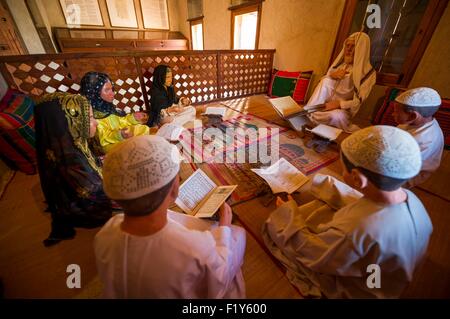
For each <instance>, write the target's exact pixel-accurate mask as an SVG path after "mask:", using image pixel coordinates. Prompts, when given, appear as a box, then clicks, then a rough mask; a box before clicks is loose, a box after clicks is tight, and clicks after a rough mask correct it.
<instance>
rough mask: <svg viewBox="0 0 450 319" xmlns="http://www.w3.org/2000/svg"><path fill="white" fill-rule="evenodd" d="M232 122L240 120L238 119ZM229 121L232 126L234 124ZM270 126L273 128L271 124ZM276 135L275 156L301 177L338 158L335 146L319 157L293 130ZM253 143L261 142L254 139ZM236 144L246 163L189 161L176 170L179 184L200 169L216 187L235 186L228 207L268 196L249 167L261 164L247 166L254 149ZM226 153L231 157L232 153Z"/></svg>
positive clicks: (269, 139)
mask: <svg viewBox="0 0 450 319" xmlns="http://www.w3.org/2000/svg"><path fill="white" fill-rule="evenodd" d="M236 119H238V120H243V118H242V117H240V116H239V117H237V118H236ZM248 119H251V120H252V121H261V123H262V124H264V125H266V124H267V121H264V120H261V119H256V120H255V118H254V117H253V116H248V115H246V120H248ZM230 122H231V123H234V121H230ZM252 123H255V122H252ZM272 127H274V126H273V124H272ZM280 132H281V133H280V134H279V136H278V141H279V156H280V157H284V158H285V159H287V160H288V161H289V162H291V163H292V164H293V165H294V166H296V167H297V168H298V169H299V170H300V171H301V172H302V173H304V174H305V175H308V174H311V173H313V172H315V171H316V170H318V169H320V168H322V167H324V166H326V165H329V164H331V163H332V162H334V161H335V160H337V159H338V158H339V153H338V151H337V147H335V148H333V147H329V148H328V149H327V150H326V151H325V152H324V153H321V154H319V153H317V152H315V151H314V150H312V149H309V148H307V147H306V146H304V144H303V140H302V139H300V138H299V137H298V135H297V134H296V133H295V132H294V131H292V130H287V129H285V128H284V129H283V130H280ZM273 136H274V135H272V136H271V138H268V139H267V150H268V151H269V154H268V156H270V155H271V154H270V150H271V143H272V141H273V139H272V138H273ZM256 142H261V141H260V140H258V141H256ZM256 142H255V143H256ZM239 145H240V148H239V147H238V149H239V150H241V151H242V148H245V158H246V160H247V163H235V162H234V163H233V161H227V160H226V159H227V158H225V160H224V161H222V160H220V161H216V160H217V158H211V159H210V160H209V161H207V162H203V163H195V162H193V161H191V162H190V163H182V164H181V169H180V177H181V180H182V182H183V181H185V180H186V179H187V178H188V177H189V176H190V175H191V174H192V173H193V172H195V170H197V169H199V168H200V169H202V170H203V171H204V172H205V173H206V174H207V175H208V176H209V177H210V178H211V179H212V180H213V181H214V182H215V183H216V184H217V185H238V187H237V188H236V190H235V191H234V192H233V194H232V195H231V196H230V199H229V200H228V203H229V204H230V205H235V204H238V203H240V202H243V201H247V200H250V199H253V198H255V197H258V196H262V195H266V194H269V195H270V194H271V190H270V187H269V186H268V185H267V183H266V182H265V181H264V179H262V178H261V177H259V176H258V175H257V174H255V173H254V172H252V171H251V169H252V168H260V167H262V166H263V164H262V163H261V162H259V161H256V162H255V163H248V159H249V153H250V152H253V151H254V148H252V146H253V144H249V143H244V142H242V143H241V144H239ZM235 147H236V146H235ZM223 150H224V149H223ZM224 151H225V150H224ZM230 154H231V155H233V156H234V153H233V152H231V153H230ZM222 155H223V154H217V155H216V156H218V157H221V156H222ZM227 155H229V153H227V152H225V154H224V155H223V156H227ZM257 160H259V158H257ZM222 162H223V163H222ZM268 165H269V164H265V165H264V166H268Z"/></svg>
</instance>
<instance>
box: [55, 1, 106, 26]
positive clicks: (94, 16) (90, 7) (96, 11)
mask: <svg viewBox="0 0 450 319" xmlns="http://www.w3.org/2000/svg"><path fill="white" fill-rule="evenodd" d="M59 4H60V5H61V10H62V12H63V14H64V18H65V19H66V24H67V25H73V26H75V25H101V26H103V19H102V14H101V13H100V7H99V5H98V0H59Z"/></svg>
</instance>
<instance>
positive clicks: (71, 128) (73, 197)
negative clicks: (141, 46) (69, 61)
mask: <svg viewBox="0 0 450 319" xmlns="http://www.w3.org/2000/svg"><path fill="white" fill-rule="evenodd" d="M96 126H97V122H96V120H95V119H94V117H93V111H92V107H91V105H90V104H89V101H88V100H87V99H86V98H85V97H84V96H81V95H78V94H69V93H53V94H49V95H46V96H44V97H43V98H42V100H41V101H40V102H39V103H38V104H37V105H36V107H35V130H36V155H37V163H38V171H39V177H40V181H41V187H42V191H43V193H44V196H45V199H46V201H47V204H48V209H49V210H50V212H51V215H52V230H51V233H50V235H49V237H48V238H47V239H46V240H44V245H45V246H51V245H54V244H56V243H58V242H60V241H61V240H64V239H71V238H73V237H74V236H75V229H74V228H75V227H85V228H94V227H98V226H101V225H103V224H104V223H105V222H106V221H107V220H108V219H109V218H110V217H111V213H112V209H111V201H110V200H109V199H108V198H107V196H106V195H105V193H104V192H103V186H102V173H101V169H100V163H99V161H98V159H97V158H96V157H94V155H93V154H92V152H91V149H90V147H89V144H88V140H89V138H91V137H93V136H94V134H95V132H96Z"/></svg>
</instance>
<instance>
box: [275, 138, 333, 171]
mask: <svg viewBox="0 0 450 319" xmlns="http://www.w3.org/2000/svg"><path fill="white" fill-rule="evenodd" d="M279 140H280V157H284V158H285V159H286V160H288V161H289V162H290V163H291V164H292V165H294V166H295V167H297V168H298V170H299V171H301V172H302V173H303V174H305V175H309V174H312V173H314V172H315V171H317V170H319V169H321V168H322V167H325V166H327V165H329V164H331V163H333V162H334V161H336V160H337V159H339V151H338V147H337V145H335V146H332V145H330V146H329V147H327V148H326V150H325V151H324V152H323V153H317V152H316V151H314V150H313V149H310V148H308V147H306V146H305V145H304V140H303V139H301V138H299V137H298V135H297V134H296V133H295V132H294V131H292V130H290V131H287V132H284V133H282V134H281V135H280V139H279Z"/></svg>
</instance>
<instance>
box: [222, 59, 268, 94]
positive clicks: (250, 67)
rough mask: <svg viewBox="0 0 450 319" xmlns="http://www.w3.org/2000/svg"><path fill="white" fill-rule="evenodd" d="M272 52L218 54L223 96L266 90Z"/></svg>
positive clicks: (256, 92)
mask: <svg viewBox="0 0 450 319" xmlns="http://www.w3.org/2000/svg"><path fill="white" fill-rule="evenodd" d="M272 57H273V54H270V53H267V52H261V53H259V52H246V53H232V52H231V53H225V54H221V55H220V68H221V77H220V86H221V90H222V92H221V94H222V96H223V97H224V98H230V97H238V96H243V95H250V94H258V93H264V92H267V89H268V86H269V82H270V77H271V72H272Z"/></svg>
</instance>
